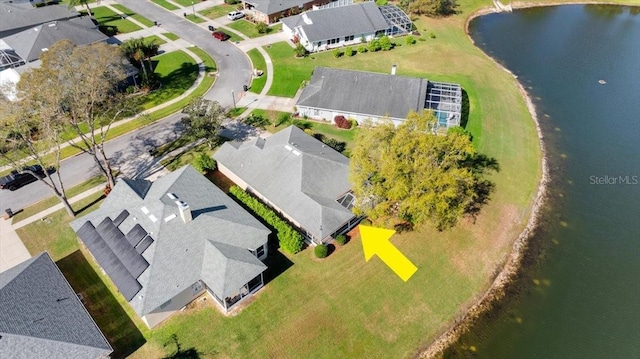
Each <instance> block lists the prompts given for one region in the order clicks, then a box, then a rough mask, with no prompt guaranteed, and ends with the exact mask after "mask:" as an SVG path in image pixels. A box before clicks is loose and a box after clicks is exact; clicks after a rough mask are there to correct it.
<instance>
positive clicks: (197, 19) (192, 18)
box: [187, 14, 207, 24]
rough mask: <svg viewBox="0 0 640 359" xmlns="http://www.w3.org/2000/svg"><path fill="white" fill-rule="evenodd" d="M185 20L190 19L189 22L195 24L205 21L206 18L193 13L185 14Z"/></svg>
mask: <svg viewBox="0 0 640 359" xmlns="http://www.w3.org/2000/svg"><path fill="white" fill-rule="evenodd" d="M187 20H189V21H191V22H195V23H196V24H199V23H202V22H205V21H207V20H205V19H203V18H201V17H200V16H198V15H194V14H187Z"/></svg>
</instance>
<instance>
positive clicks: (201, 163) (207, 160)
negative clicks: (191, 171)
mask: <svg viewBox="0 0 640 359" xmlns="http://www.w3.org/2000/svg"><path fill="white" fill-rule="evenodd" d="M192 164H193V167H194V168H195V169H197V170H198V171H200V172H203V173H205V172H207V171H213V170H215V169H216V160H214V159H213V157H211V156H209V155H208V154H207V153H199V154H198V155H197V156H196V158H194V159H193V163H192Z"/></svg>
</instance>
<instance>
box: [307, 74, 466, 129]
mask: <svg viewBox="0 0 640 359" xmlns="http://www.w3.org/2000/svg"><path fill="white" fill-rule="evenodd" d="M296 106H297V107H298V109H299V110H300V111H301V114H304V115H308V116H310V117H314V111H317V113H318V114H320V113H321V114H326V115H327V116H329V115H330V117H326V118H325V119H326V120H329V121H331V120H333V116H335V115H343V116H345V117H355V118H358V120H360V119H364V118H372V119H376V118H377V119H380V118H385V117H387V118H389V119H391V120H394V121H396V122H397V121H404V119H406V118H407V115H408V114H409V113H410V112H412V111H413V112H418V113H419V112H421V111H422V110H424V109H427V110H433V112H434V115H435V116H436V118H437V120H438V126H439V127H443V128H448V127H451V126H456V125H459V124H460V116H461V107H462V89H461V88H460V85H458V84H450V83H441V82H432V81H428V80H427V79H423V78H419V77H407V76H399V75H394V74H382V73H374V72H365V71H354V70H342V69H332V68H327V67H316V68H315V69H314V70H313V75H312V77H311V80H310V81H309V83H308V84H307V85H306V86H305V87H304V89H303V91H302V94H301V95H300V98H299V100H298V102H297V104H296ZM315 117H317V116H315ZM315 117H314V118H315Z"/></svg>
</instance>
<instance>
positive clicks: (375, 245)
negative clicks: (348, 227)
mask: <svg viewBox="0 0 640 359" xmlns="http://www.w3.org/2000/svg"><path fill="white" fill-rule="evenodd" d="M359 227H360V238H362V248H363V249H364V259H365V260H366V261H367V262H368V261H369V259H371V258H373V256H374V255H376V254H377V255H378V257H379V258H380V259H381V260H382V261H383V262H384V263H385V264H386V265H387V266H389V268H391V270H392V271H394V272H395V273H396V274H397V275H398V277H400V278H401V279H402V280H403V281H405V282H406V281H408V280H409V278H411V276H412V275H413V274H414V273H415V272H416V271H417V270H418V267H416V266H415V265H413V263H411V261H410V260H409V259H408V258H407V257H405V256H404V254H402V253H401V252H400V251H399V250H398V248H396V247H395V246H394V245H393V244H392V243H391V242H389V238H391V236H393V234H394V233H396V231H393V230H390V229H384V228H375V227H369V226H363V225H360V226H359Z"/></svg>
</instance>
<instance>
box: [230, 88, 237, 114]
mask: <svg viewBox="0 0 640 359" xmlns="http://www.w3.org/2000/svg"><path fill="white" fill-rule="evenodd" d="M231 98H232V99H233V109H234V110H235V109H236V95H235V93H233V90H231Z"/></svg>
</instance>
